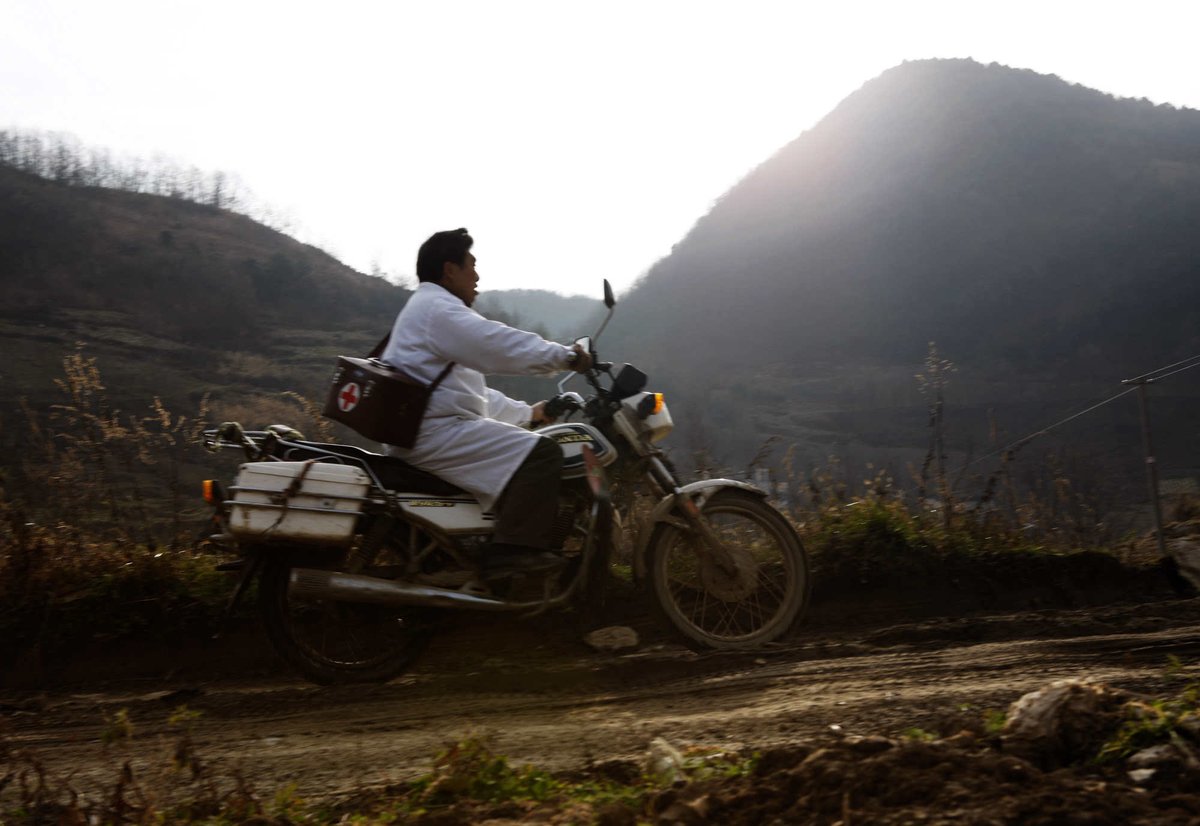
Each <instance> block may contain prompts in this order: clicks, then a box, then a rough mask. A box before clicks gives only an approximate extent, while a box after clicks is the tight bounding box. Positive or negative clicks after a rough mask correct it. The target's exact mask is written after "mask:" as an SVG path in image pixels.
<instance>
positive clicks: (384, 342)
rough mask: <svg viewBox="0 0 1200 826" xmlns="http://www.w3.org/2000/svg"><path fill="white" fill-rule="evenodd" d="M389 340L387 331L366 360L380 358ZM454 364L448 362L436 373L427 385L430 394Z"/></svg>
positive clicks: (389, 336) (389, 332) (448, 373)
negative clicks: (435, 376) (431, 382)
mask: <svg viewBox="0 0 1200 826" xmlns="http://www.w3.org/2000/svg"><path fill="white" fill-rule="evenodd" d="M391 338H392V333H391V331H390V330H389V331H388V334H387V335H386V336H384V337H383V338H381V339H380V340H379V343H378V344H376V345H375V346H374V347H372V348H371V352H369V353H367V358H369V359H374V358H379V356H381V355H382V354H383V351H384V349H385V348H386V347H387V345H388V342H389V341H390V340H391ZM455 364H457V362H453V361H452V362H450V363H449V364H447V365H446V367H445V369H443V370H442V372H440V373H438V377H437V378H436V379H434V380H433V384H431V385H429V392H430V393H432V392H433V391H434V390H437V386H438V385H439V384H441V383H442V379H444V378H446V376H448V375H450V371H451V370H453V369H454V365H455Z"/></svg>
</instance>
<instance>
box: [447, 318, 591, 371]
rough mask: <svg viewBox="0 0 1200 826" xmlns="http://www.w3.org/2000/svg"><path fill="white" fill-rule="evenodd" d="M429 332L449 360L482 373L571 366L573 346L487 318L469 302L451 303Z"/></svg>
mask: <svg viewBox="0 0 1200 826" xmlns="http://www.w3.org/2000/svg"><path fill="white" fill-rule="evenodd" d="M429 333H430V337H431V338H432V342H431V344H432V345H433V347H434V349H435V350H437V351H438V352H439V353H440V354H441V355H442V356H444V357H445V358H446V360H447V361H455V362H458V363H459V364H461V365H463V366H465V367H469V368H471V369H472V370H478V371H479V372H480V373H493V374H496V373H498V374H502V375H516V376H519V375H530V374H542V373H556V372H559V371H561V370H567V369H570V365H569V363H568V362H569V359H570V355H571V353H572V348H570V347H567V346H565V345H563V344H557V343H555V342H553V341H546V340H545V339H544V338H542V337H541V336H539V335H538V334H537V333H530V332H526V331H525V330H518V329H517V328H515V327H509V326H508V325H507V324H501V323H500V322H499V321H491V320H489V319H486V318H484V317H483V316H481V315H479V313H477V312H475V311H474V310H472V309H470V308H469V307H467V306H466V305H460V306H448V307H447V308H446V309H445V310H444V311H443V312H441V313H439V314H438V315H437V317H436V318H435V319H433V320H432V323H431V324H430V330H429Z"/></svg>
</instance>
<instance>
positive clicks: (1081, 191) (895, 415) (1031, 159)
mask: <svg viewBox="0 0 1200 826" xmlns="http://www.w3.org/2000/svg"><path fill="white" fill-rule="evenodd" d="M1197 225H1200V113H1198V112H1195V111H1190V110H1178V109H1175V108H1173V107H1170V106H1155V105H1152V104H1150V103H1149V102H1147V101H1137V100H1118V99H1115V98H1113V97H1111V96H1109V95H1106V94H1103V93H1101V92H1098V91H1093V90H1090V89H1085V88H1082V87H1079V86H1073V85H1070V84H1067V83H1065V82H1063V81H1062V80H1060V79H1058V78H1056V77H1052V76H1044V75H1039V74H1036V73H1033V72H1030V71H1024V70H1015V69H1010V68H1006V67H1002V66H998V65H990V66H984V65H980V64H978V63H975V62H973V61H969V60H930V61H920V62H912V63H906V64H903V65H901V66H899V67H896V68H894V69H891V70H889V71H888V72H885V73H884V74H883V75H881V76H880V77H878V78H876V79H874V80H872V81H870V82H869V83H867V84H865V85H864V86H863V87H862V88H861V89H860V90H859V91H857V92H855V93H854V94H853V95H851V96H850V97H848V98H847V99H846V100H845V101H843V102H842V103H841V104H840V105H839V106H838V107H837V108H836V109H835V110H834V111H833V112H831V113H830V114H829V115H828V116H827V117H826V118H824V119H823V120H822V121H821V122H820V123H818V124H817V125H816V126H815V127H813V128H812V129H811V130H809V131H808V132H806V133H804V134H803V135H801V136H799V137H798V138H797V139H796V140H794V141H792V142H791V143H789V144H788V145H787V146H785V147H783V148H782V149H781V150H780V151H779V152H777V153H776V154H775V155H774V156H773V157H771V158H769V159H768V160H766V161H765V162H763V163H762V164H761V165H760V166H758V167H757V168H756V169H754V170H753V171H752V172H751V173H749V174H748V175H747V176H746V177H745V179H744V180H742V181H741V182H740V183H738V184H737V185H736V186H734V187H733V188H732V189H731V190H730V191H729V192H727V193H726V194H725V195H724V196H722V197H721V198H720V199H719V200H718V201H717V203H716V204H715V205H714V206H713V208H712V209H711V211H710V212H709V213H708V214H707V215H705V216H703V217H702V218H701V219H700V220H699V221H697V223H696V224H695V226H694V227H693V228H692V229H691V231H690V232H689V233H688V234H687V236H686V237H685V238H683V239H682V240H681V241H680V242H679V243H678V244H677V245H676V246H675V248H674V249H673V251H672V252H671V254H670V255H669V256H667V257H666V258H664V259H663V260H661V261H659V262H658V263H657V264H655V265H654V266H653V267H652V268H651V269H650V270H649V272H648V273H647V274H646V275H645V276H644V278H643V279H642V280H641V281H640V282H639V284H638V285H637V286H636V287H635V289H634V290H633V291H632V292H631V293H630V294H629V295H628V296H627V297H626V299H625V301H624V302H623V306H622V307H621V309H620V311H619V312H618V317H617V319H616V320H615V321H614V328H615V330H614V332H615V333H616V335H617V336H619V337H621V338H623V339H624V340H626V341H627V342H628V344H627V345H626V346H628V347H630V348H631V350H632V351H634V352H637V353H645V354H647V356H646V357H641V358H642V360H643V361H646V362H647V364H649V366H651V367H653V368H655V372H656V373H658V374H660V375H661V377H662V379H663V380H664V381H665V382H666V383H667V385H668V386H669V388H670V389H673V390H674V391H675V392H677V393H682V394H683V398H684V399H685V400H686V401H687V402H688V403H689V405H690V406H691V408H692V409H691V410H690V411H689V412H688V413H687V414H686V415H685V419H684V425H685V431H686V432H685V434H684V435H685V437H687V438H690V439H691V440H692V442H693V443H695V444H696V445H697V446H699V447H704V446H706V445H711V444H712V443H713V442H714V440H715V434H717V433H721V434H727V433H734V434H737V433H743V434H753V437H752V438H751V437H748V436H743V438H742V440H741V444H740V445H738V451H725V455H726V456H727V457H733V458H734V459H736V458H737V457H742V458H743V459H744V458H748V455H749V453H752V452H753V445H752V444H751V442H752V441H759V442H761V437H762V435H763V434H764V433H767V434H770V433H777V434H780V435H782V436H783V437H784V438H785V440H795V441H798V442H799V443H800V444H801V449H802V452H804V453H806V454H807V455H808V456H810V457H813V458H820V457H823V456H824V455H827V454H828V453H831V452H842V450H843V449H844V448H846V447H847V446H849V447H857V448H858V449H857V450H855V451H854V452H856V453H857V454H858V455H859V456H867V455H869V454H871V453H873V452H877V450H878V449H882V448H895V449H896V451H897V454H896V455H897V456H898V457H899V458H903V459H906V460H908V461H913V460H917V459H918V458H919V455H920V453H922V452H923V448H924V445H925V444H927V429H926V428H925V424H926V423H927V421H928V413H927V411H926V408H925V404H924V401H925V400H924V399H923V398H922V397H921V396H920V394H919V393H918V392H917V387H916V385H915V383H914V381H913V379H912V376H913V374H914V373H917V372H918V371H919V370H920V367H921V364H922V360H923V358H924V356H925V355H926V351H927V347H928V342H930V341H936V342H937V344H938V349H939V351H940V352H941V353H942V354H943V355H944V356H946V357H948V358H950V359H952V360H953V361H955V362H956V363H957V364H958V366H959V371H958V373H957V374H956V375H955V377H954V379H953V380H952V388H953V389H952V390H951V391H949V396H948V398H949V399H950V400H951V401H952V402H957V403H959V404H963V405H967V406H968V407H969V410H965V411H958V412H959V413H961V414H963V415H960V416H959V417H958V421H959V422H960V423H961V422H962V421H964V419H966V418H970V424H971V426H970V433H964V434H962V437H961V439H960V440H959V443H958V444H957V445H956V446H957V447H958V448H959V449H961V450H963V451H964V452H966V451H967V450H968V449H971V444H969V443H970V442H972V441H973V444H974V448H973V449H974V452H975V454H976V455H978V454H979V453H980V452H983V451H982V448H983V447H986V446H987V444H988V439H989V435H988V426H989V425H988V419H987V415H988V410H993V412H995V413H997V419H998V421H999V422H1000V426H1002V427H1007V428H1008V429H1009V435H1010V436H1013V437H1015V436H1016V435H1020V434H1021V431H1022V430H1023V429H1025V428H1027V427H1028V428H1033V427H1037V426H1039V425H1044V424H1046V423H1048V422H1050V421H1053V420H1054V419H1055V418H1057V417H1058V416H1059V415H1061V414H1062V413H1065V412H1070V411H1071V406H1072V405H1073V404H1076V403H1082V402H1083V401H1087V400H1095V398H1096V394H1097V393H1098V392H1105V391H1107V392H1114V391H1115V390H1119V389H1120V388H1119V386H1118V385H1117V384H1116V382H1117V380H1119V379H1122V378H1126V377H1129V376H1132V375H1136V374H1139V373H1142V372H1145V371H1146V370H1149V369H1152V368H1154V367H1157V366H1159V365H1162V364H1167V363H1170V362H1173V361H1175V360H1177V359H1180V358H1184V357H1186V356H1191V355H1194V354H1196V353H1200V278H1198V277H1197V276H1200V234H1197V233H1196V232H1195V227H1196V226H1197ZM680 306H686V307H687V312H686V313H682V312H679V309H678V308H679V307H680ZM1157 409H1158V408H1156V410H1157ZM698 411H703V412H698ZM1131 412H1132V408H1131ZM967 414H969V416H968V415H967ZM687 417H690V418H687ZM995 423H996V419H994V420H993V424H995ZM1084 426H1086V427H1092V426H1093V424H1088V423H1084ZM1094 426H1095V427H1097V428H1099V430H1098V432H1095V433H1088V434H1085V435H1086V438H1087V439H1090V440H1091V442H1090V443H1091V444H1092V445H1093V446H1094V445H1095V444H1096V439H1101V440H1103V439H1106V438H1108V437H1112V436H1114V435H1119V436H1120V437H1121V439H1122V440H1123V441H1128V438H1127V437H1128V436H1129V435H1131V434H1129V433H1126V432H1125V430H1126V429H1128V428H1129V427H1133V428H1134V429H1133V432H1132V437H1133V442H1134V444H1133V446H1132V450H1133V452H1134V453H1135V454H1136V452H1137V451H1138V448H1137V446H1136V440H1137V435H1136V423H1135V422H1134V423H1132V424H1131V423H1130V422H1129V421H1128V420H1126V419H1122V421H1121V422H1120V423H1113V422H1109V421H1104V422H1103V423H1096V424H1094ZM993 438H994V437H993ZM993 444H994V442H993ZM1194 447H1195V446H1194V445H1193V446H1192V453H1193V454H1195V453H1196V451H1195V450H1194ZM902 448H903V449H907V452H904V451H903V450H901V449H902ZM901 466H902V465H901Z"/></svg>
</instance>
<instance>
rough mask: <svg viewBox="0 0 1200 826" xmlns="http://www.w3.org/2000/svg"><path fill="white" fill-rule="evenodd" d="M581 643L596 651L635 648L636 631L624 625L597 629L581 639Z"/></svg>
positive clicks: (636, 641)
mask: <svg viewBox="0 0 1200 826" xmlns="http://www.w3.org/2000/svg"><path fill="white" fill-rule="evenodd" d="M583 641H584V642H586V643H587V644H588V645H590V646H591V647H592V648H595V649H596V650H597V651H620V650H621V649H623V648H637V645H638V635H637V631H634V630H633V629H632V628H629V627H628V626H625V625H610V626H608V627H607V628H597V629H596V630H595V631H593V632H591V633H590V634H588V635H587V636H585V637H584V638H583Z"/></svg>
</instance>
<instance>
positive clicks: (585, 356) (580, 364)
mask: <svg viewBox="0 0 1200 826" xmlns="http://www.w3.org/2000/svg"><path fill="white" fill-rule="evenodd" d="M572 349H574V351H575V353H576V355H575V360H574V361H573V362H571V369H572V370H574V371H575V372H576V373H586V372H587V371H588V370H591V369H592V354H591V353H589V352H588V351H587V350H585V349H583V345H582V344H576V345H575V346H574V347H573V348H572Z"/></svg>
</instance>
